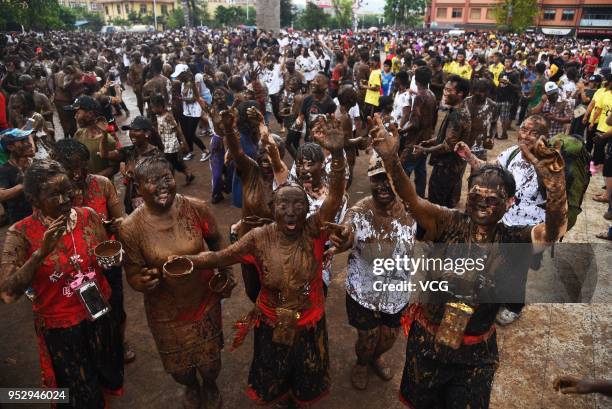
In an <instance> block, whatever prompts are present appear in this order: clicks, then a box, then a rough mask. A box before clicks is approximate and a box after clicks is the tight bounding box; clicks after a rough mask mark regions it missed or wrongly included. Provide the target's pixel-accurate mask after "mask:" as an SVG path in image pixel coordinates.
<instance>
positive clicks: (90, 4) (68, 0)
mask: <svg viewBox="0 0 612 409" xmlns="http://www.w3.org/2000/svg"><path fill="white" fill-rule="evenodd" d="M58 3H59V5H60V6H64V7H70V8H73V9H75V8H84V9H85V10H87V11H91V12H94V13H99V12H101V11H102V7H101V5H100V2H99V0H79V1H75V0H58Z"/></svg>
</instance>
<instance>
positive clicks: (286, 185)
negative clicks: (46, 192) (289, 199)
mask: <svg viewBox="0 0 612 409" xmlns="http://www.w3.org/2000/svg"><path fill="white" fill-rule="evenodd" d="M302 146H304V145H302ZM286 187H294V188H296V189H300V190H301V191H302V193H304V201H305V202H306V203H308V194H307V193H306V190H304V187H303V186H302V185H300V184H298V183H295V182H285V183H283V184H281V185H280V186H278V187H277V188H276V190H275V191H274V193H272V203H274V202H275V201H276V196H278V192H280V191H281V189H283V188H286Z"/></svg>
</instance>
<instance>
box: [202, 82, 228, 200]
mask: <svg viewBox="0 0 612 409" xmlns="http://www.w3.org/2000/svg"><path fill="white" fill-rule="evenodd" d="M227 99H228V91H227V89H226V88H224V87H217V88H215V89H214V91H213V95H212V104H211V105H210V107H208V109H207V112H206V114H205V115H206V118H205V119H204V126H205V127H208V132H209V134H210V173H211V176H212V188H211V195H212V198H211V201H210V202H211V203H212V204H216V203H219V202H221V201H222V200H223V199H225V197H224V196H223V193H224V192H225V193H229V192H231V184H232V181H231V179H232V173H231V171H230V167H229V166H227V165H226V163H225V145H224V143H223V136H221V135H220V134H219V133H220V130H217V129H216V128H221V126H220V124H221V112H223V111H225V110H226V109H228V108H229V107H228V105H227ZM215 124H217V125H216V126H215Z"/></svg>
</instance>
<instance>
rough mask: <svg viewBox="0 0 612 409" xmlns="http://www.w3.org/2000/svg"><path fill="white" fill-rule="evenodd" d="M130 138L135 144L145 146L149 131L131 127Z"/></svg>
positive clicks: (147, 141)
mask: <svg viewBox="0 0 612 409" xmlns="http://www.w3.org/2000/svg"><path fill="white" fill-rule="evenodd" d="M130 139H131V140H132V143H133V144H134V145H136V146H141V147H142V146H146V145H147V143H149V132H148V131H145V130H142V129H131V130H130Z"/></svg>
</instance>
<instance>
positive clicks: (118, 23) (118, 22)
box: [109, 17, 130, 27]
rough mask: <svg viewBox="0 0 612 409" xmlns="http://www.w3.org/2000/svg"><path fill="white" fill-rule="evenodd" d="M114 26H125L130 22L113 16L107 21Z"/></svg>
mask: <svg viewBox="0 0 612 409" xmlns="http://www.w3.org/2000/svg"><path fill="white" fill-rule="evenodd" d="M109 22H110V23H111V24H112V25H114V26H120V27H126V26H129V25H130V22H129V21H128V20H126V19H123V18H121V17H115V18H114V19H112V20H110V21H109Z"/></svg>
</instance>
